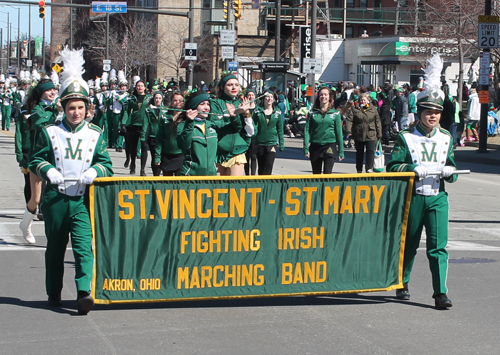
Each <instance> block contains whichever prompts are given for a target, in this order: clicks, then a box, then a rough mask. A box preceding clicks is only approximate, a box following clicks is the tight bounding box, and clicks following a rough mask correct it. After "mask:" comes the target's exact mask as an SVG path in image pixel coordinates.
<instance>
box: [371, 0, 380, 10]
mask: <svg viewBox="0 0 500 355" xmlns="http://www.w3.org/2000/svg"><path fill="white" fill-rule="evenodd" d="M373 7H374V8H380V7H382V0H373Z"/></svg>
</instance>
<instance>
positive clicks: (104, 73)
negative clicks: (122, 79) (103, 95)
mask: <svg viewBox="0 0 500 355" xmlns="http://www.w3.org/2000/svg"><path fill="white" fill-rule="evenodd" d="M108 78H109V73H108V72H107V71H105V72H103V73H102V76H101V82H106V83H107V82H108Z"/></svg>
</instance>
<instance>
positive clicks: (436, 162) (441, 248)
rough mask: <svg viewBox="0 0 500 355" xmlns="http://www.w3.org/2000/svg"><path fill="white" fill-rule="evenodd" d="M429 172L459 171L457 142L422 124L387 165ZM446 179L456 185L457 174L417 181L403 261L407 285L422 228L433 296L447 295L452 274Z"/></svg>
mask: <svg viewBox="0 0 500 355" xmlns="http://www.w3.org/2000/svg"><path fill="white" fill-rule="evenodd" d="M419 165H420V166H423V167H425V168H426V169H427V170H428V171H442V170H443V168H444V167H445V166H450V167H453V168H456V165H455V159H454V153H453V140H452V137H451V135H450V134H449V132H448V131H446V130H444V129H440V128H434V129H433V130H432V132H431V133H430V134H427V133H426V131H425V130H424V128H423V127H422V126H421V123H418V124H417V125H416V126H415V127H414V128H409V129H406V130H404V131H402V132H401V133H400V134H399V135H398V137H397V139H396V142H395V144H394V149H393V151H392V155H391V160H390V161H389V163H388V164H387V171H389V172H413V171H414V170H415V168H416V167H417V166H419ZM444 180H446V181H447V182H455V181H456V180H457V175H456V174H454V175H451V176H450V177H449V178H444V179H443V178H441V176H439V175H437V176H430V175H428V176H427V177H426V178H424V179H423V180H420V181H417V180H416V182H415V185H414V190H413V195H412V200H411V206H410V213H409V217H408V227H407V233H406V243H405V254H404V262H403V283H405V284H406V283H408V282H409V281H410V273H411V270H412V267H413V262H414V260H415V255H416V254H417V248H418V246H419V243H420V237H421V234H422V228H423V227H424V226H425V230H426V234H427V258H428V260H429V267H430V269H431V273H432V286H433V289H434V294H433V296H436V295H439V294H446V293H447V288H446V277H447V271H448V252H447V251H446V249H445V247H446V244H447V243H448V208H449V205H448V194H447V193H446V191H445V189H444Z"/></svg>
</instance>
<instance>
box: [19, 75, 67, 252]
mask: <svg viewBox="0 0 500 355" xmlns="http://www.w3.org/2000/svg"><path fill="white" fill-rule="evenodd" d="M56 97H57V89H56V88H55V86H54V83H53V82H52V81H51V80H50V79H42V80H40V82H39V83H38V84H37V86H36V87H35V89H34V90H32V91H31V93H30V95H29V96H28V98H27V99H26V104H25V108H26V112H25V115H26V116H28V119H27V124H26V128H27V129H28V130H29V147H28V151H27V152H26V163H29V161H30V159H31V156H32V155H33V149H34V148H35V146H36V144H37V142H38V140H39V137H40V132H41V130H42V129H43V127H45V126H47V125H51V124H54V123H55V122H56V119H57V117H58V115H61V116H60V117H62V106H61V105H60V103H59V102H58V100H57V99H56ZM30 189H31V196H30V199H29V201H28V203H27V204H26V210H25V211H24V215H23V219H22V221H21V223H20V224H19V228H20V229H21V231H22V232H23V237H24V239H26V241H27V242H28V243H30V244H34V243H36V240H35V237H34V236H33V234H32V233H31V222H32V221H33V219H34V218H35V216H36V210H37V207H38V205H39V204H40V198H41V195H42V179H41V178H40V177H38V176H37V175H35V174H34V173H33V172H30Z"/></svg>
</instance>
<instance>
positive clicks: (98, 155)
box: [29, 120, 113, 191]
mask: <svg viewBox="0 0 500 355" xmlns="http://www.w3.org/2000/svg"><path fill="white" fill-rule="evenodd" d="M63 124H64V125H65V126H66V128H68V129H69V130H71V127H70V126H69V125H68V124H67V123H66V121H65V120H64V121H63ZM84 124H85V122H84V121H82V123H80V125H78V127H76V128H75V129H74V130H73V131H78V130H79V129H81V128H82V127H83V125H84ZM89 128H90V129H93V130H95V131H97V132H99V133H100V135H99V139H98V141H97V144H96V148H95V153H94V157H93V159H92V163H91V166H90V168H94V169H95V171H97V177H106V176H113V169H112V164H111V159H110V158H109V155H108V150H107V148H106V142H105V141H104V135H103V133H102V129H100V128H99V127H97V126H96V125H94V124H92V123H89ZM47 163H48V164H47ZM55 165H56V162H55V159H54V153H53V148H52V143H51V142H50V137H49V135H48V133H47V131H46V130H45V129H42V130H41V132H40V137H39V139H38V141H37V144H36V146H35V147H34V151H33V156H32V158H31V161H30V165H29V168H30V171H31V172H34V173H35V174H37V175H38V176H39V177H41V178H42V179H44V180H48V179H47V171H49V169H51V168H54V169H57V168H56V166H55ZM47 188H50V189H52V190H55V191H57V185H52V184H50V183H49V184H47Z"/></svg>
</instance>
